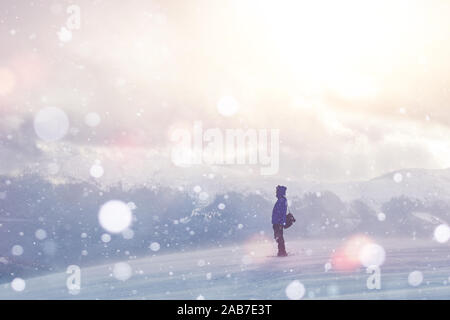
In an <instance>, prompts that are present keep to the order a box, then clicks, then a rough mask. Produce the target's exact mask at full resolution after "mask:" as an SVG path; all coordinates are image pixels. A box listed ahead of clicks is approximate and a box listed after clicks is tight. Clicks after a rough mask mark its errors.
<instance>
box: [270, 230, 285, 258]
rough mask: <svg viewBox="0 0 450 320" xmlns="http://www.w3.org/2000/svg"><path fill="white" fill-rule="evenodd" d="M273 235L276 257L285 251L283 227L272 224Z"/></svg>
mask: <svg viewBox="0 0 450 320" xmlns="http://www.w3.org/2000/svg"><path fill="white" fill-rule="evenodd" d="M273 233H274V238H275V240H276V242H277V244H278V255H284V254H286V249H285V247H284V238H283V225H281V224H274V225H273Z"/></svg>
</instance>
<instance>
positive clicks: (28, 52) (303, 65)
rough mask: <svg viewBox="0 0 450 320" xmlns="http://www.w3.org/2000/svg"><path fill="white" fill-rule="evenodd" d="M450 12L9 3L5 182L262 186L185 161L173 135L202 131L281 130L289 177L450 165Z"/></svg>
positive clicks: (358, 175)
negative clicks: (234, 182)
mask: <svg viewBox="0 0 450 320" xmlns="http://www.w3.org/2000/svg"><path fill="white" fill-rule="evenodd" d="M74 8H75V9H74ZM73 10H75V11H73ZM77 10H78V11H77ZM77 12H78V13H79V16H77V17H79V19H78V20H77V18H74V14H75V15H76V13H77ZM449 16H450V3H449V2H448V1H437V0H435V1H433V0H431V1H417V0H411V1H399V0H398V1H396V0H394V1H384V0H380V1H365V0H359V1H356V0H343V1H332V0H326V1H325V0H318V1H300V0H299V1H294V0H284V1H283V0H281V1H275V0H258V1H257V0H239V1H238V0H230V1H217V0H209V1H206V0H192V1H174V0H170V1H162V0H161V1H138V0H131V1H118V0H117V1H115V0H114V1H113V0H108V1H106V0H104V1H99V0H94V1H87V0H80V1H36V0H35V1H25V0H24V1H12V0H4V1H1V3H0V43H1V50H0V174H6V175H20V174H23V173H39V174H41V175H43V176H46V177H48V178H51V179H52V180H53V181H55V182H57V181H62V180H64V179H67V178H74V179H79V180H89V179H90V180H92V179H98V180H101V181H102V182H104V183H112V182H117V181H125V182H127V183H129V184H131V185H133V184H138V183H145V182H146V181H150V180H158V181H161V183H167V184H173V183H174V181H175V180H177V179H179V178H181V177H183V178H184V179H187V180H189V179H195V178H196V177H198V176H204V175H209V176H211V175H222V176H233V177H234V178H236V179H242V180H252V179H260V178H261V177H260V176H259V169H258V168H259V167H258V165H256V166H255V165H253V166H252V165H248V166H247V165H235V166H227V165H224V166H220V165H218V166H209V165H206V164H203V165H195V166H192V167H189V168H180V167H177V166H176V165H175V164H174V163H173V161H172V159H171V152H172V150H173V148H174V141H172V135H173V133H174V131H176V130H177V129H179V128H184V129H185V130H191V129H192V128H193V125H194V123H195V122H201V123H202V126H203V128H204V129H208V128H216V129H219V131H222V132H224V130H226V129H243V130H248V129H250V130H271V129H277V130H279V135H280V138H279V170H278V171H277V173H276V174H274V175H273V176H272V177H271V178H273V179H280V180H281V179H290V180H295V181H303V180H305V181H319V182H335V181H349V180H363V179H370V178H373V177H376V176H379V175H382V174H384V173H386V172H391V171H395V170H399V169H403V168H427V169H444V168H447V167H449V166H450V148H449V147H450V139H449V138H450V128H449V126H450V109H449V105H448V102H449V99H448V98H449V80H450V79H449V78H450V72H449V71H450V70H449V67H450V66H449V64H450V60H449V59H448V57H449V56H450V45H449V42H448V39H449V38H450V20H449V19H448V17H449ZM46 117H47V118H46ZM48 117H50V118H51V119H50V122H46V121H47V120H48ZM46 119H47V120H46ZM52 121H53V122H52ZM49 123H50V125H51V126H53V127H50V128H49V127H48V124H49ZM192 130H193V129H192Z"/></svg>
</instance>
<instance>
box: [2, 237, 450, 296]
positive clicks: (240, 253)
mask: <svg viewBox="0 0 450 320" xmlns="http://www.w3.org/2000/svg"><path fill="white" fill-rule="evenodd" d="M340 242H341V241H339V240H338V241H336V240H329V241H324V240H321V241H306V240H295V241H293V240H291V241H290V242H288V243H287V246H288V249H291V251H292V252H294V253H295V255H292V256H290V257H287V258H273V257H267V256H268V255H271V254H273V250H274V247H273V245H272V244H271V243H270V242H268V243H265V242H261V241H259V242H258V241H255V242H254V243H246V244H243V245H242V246H239V247H235V246H231V247H224V248H217V249H205V250H195V251H191V252H186V253H173V254H165V255H164V254H163V255H159V254H156V255H154V256H148V257H144V258H140V259H136V260H128V261H126V262H127V263H128V264H129V265H130V266H131V268H132V276H131V278H129V279H128V280H125V281H122V280H118V279H116V278H115V277H114V275H113V273H114V271H113V270H114V263H109V264H104V265H98V266H93V267H87V268H82V270H81V291H80V292H79V294H77V295H72V294H70V293H69V291H68V289H67V287H66V279H67V277H68V275H67V274H65V273H64V272H60V273H55V274H50V275H47V276H43V277H35V278H29V279H25V281H26V288H25V290H24V291H21V292H16V291H14V290H12V288H11V286H10V285H9V284H3V285H1V286H0V299H197V298H205V299H287V298H288V296H287V292H286V289H287V287H288V286H289V284H291V283H292V282H293V281H299V282H300V283H301V284H303V286H304V288H305V292H304V294H303V295H302V298H303V299H448V297H449V296H450V286H449V285H448V282H449V279H448V277H449V274H450V264H449V256H448V253H447V252H448V246H447V245H436V243H433V242H431V241H419V240H416V241H411V240H409V239H396V240H389V241H388V240H379V242H378V243H380V244H381V245H383V246H384V249H385V250H386V260H385V262H384V264H383V265H382V266H381V289H380V290H376V289H374V290H369V289H368V288H367V286H366V281H367V277H368V274H367V273H366V270H365V268H364V267H360V268H357V269H356V270H354V271H351V272H342V271H337V270H334V269H333V268H331V269H329V270H327V269H326V268H325V264H326V263H327V262H328V261H330V256H331V255H332V254H333V250H334V249H336V248H337V247H338V246H339V245H340ZM294 248H295V250H293V249H294ZM413 271H419V272H421V274H422V275H423V281H421V282H420V284H418V285H417V286H412V285H411V284H409V283H408V276H409V275H410V273H411V272H413ZM294 291H295V290H294ZM294 293H296V292H294ZM298 293H301V292H298ZM290 295H292V292H290Z"/></svg>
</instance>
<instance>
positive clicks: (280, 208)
mask: <svg viewBox="0 0 450 320" xmlns="http://www.w3.org/2000/svg"><path fill="white" fill-rule="evenodd" d="M286 213H287V199H286V198H285V197H280V198H278V200H277V202H276V203H275V205H274V207H273V210H272V224H285V223H286Z"/></svg>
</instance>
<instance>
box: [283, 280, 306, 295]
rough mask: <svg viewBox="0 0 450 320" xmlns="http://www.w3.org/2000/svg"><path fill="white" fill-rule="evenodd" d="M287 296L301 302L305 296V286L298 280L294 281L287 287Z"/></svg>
mask: <svg viewBox="0 0 450 320" xmlns="http://www.w3.org/2000/svg"><path fill="white" fill-rule="evenodd" d="M285 291H286V296H287V297H288V298H289V299H291V300H300V299H301V298H303V296H304V295H305V286H304V285H303V284H302V283H301V282H300V281H298V280H294V281H292V282H291V283H289V285H288V286H287V287H286V290H285Z"/></svg>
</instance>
